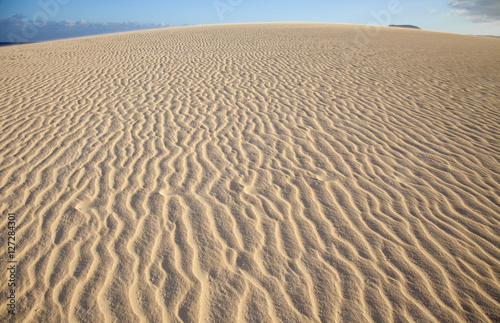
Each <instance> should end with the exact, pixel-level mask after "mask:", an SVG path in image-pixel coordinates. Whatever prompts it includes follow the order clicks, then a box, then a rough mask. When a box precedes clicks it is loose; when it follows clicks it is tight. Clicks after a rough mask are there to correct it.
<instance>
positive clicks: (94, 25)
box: [0, 13, 171, 42]
mask: <svg viewBox="0 0 500 323" xmlns="http://www.w3.org/2000/svg"><path fill="white" fill-rule="evenodd" d="M169 26H171V25H166V24H164V23H162V24H141V23H135V22H128V21H126V22H120V23H115V22H89V21H87V20H85V19H81V20H78V21H73V20H70V19H65V20H62V21H59V22H56V21H47V20H45V19H43V18H39V19H37V20H36V21H32V20H28V19H26V16H25V15H24V14H21V13H19V14H16V15H14V16H12V17H11V18H8V19H0V42H38V41H47V40H55V39H63V38H73V37H81V36H91V35H100V34H107V33H114V32H121V31H132V30H141V29H152V28H161V27H169Z"/></svg>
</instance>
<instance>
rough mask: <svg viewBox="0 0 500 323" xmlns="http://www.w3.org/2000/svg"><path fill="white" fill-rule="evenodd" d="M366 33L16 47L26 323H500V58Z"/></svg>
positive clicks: (12, 176)
mask: <svg viewBox="0 0 500 323" xmlns="http://www.w3.org/2000/svg"><path fill="white" fill-rule="evenodd" d="M359 28H363V27H362V26H351V25H333V24H243V25H221V26H197V27H182V28H170V29H163V30H148V31H140V32H129V33H122V34H114V35H104V36H96V37H85V38H80V39H72V40H63V41H52V42H46V43H38V44H30V45H24V46H11V47H4V48H0V62H1V64H2V71H1V72H0V82H1V84H2V86H1V87H0V126H1V129H2V131H1V133H0V211H1V214H2V218H1V220H0V227H1V228H2V229H1V230H0V241H1V243H2V246H4V245H5V247H2V248H1V255H0V266H1V267H2V268H6V267H7V260H8V258H7V251H6V241H7V235H8V233H7V229H6V227H7V217H6V214H7V213H14V214H15V215H16V244H17V245H16V253H15V259H16V260H17V261H18V262H17V273H16V279H17V287H16V293H15V295H16V304H17V306H18V307H17V312H16V320H17V321H19V322H21V321H24V322H35V321H43V322H59V321H60V322H68V321H69V322H76V321H86V322H162V321H163V322H181V321H183V322H197V321H208V322H238V321H242V322H243V321H252V322H255V321H260V322H281V321H283V322H369V321H395V322H407V321H416V322H499V321H500V282H499V281H500V249H499V246H500V234H499V233H500V160H499V159H500V129H499V127H498V125H499V124H500V111H499V109H498V107H499V106H500V73H498V66H500V65H499V64H500V61H499V56H498V53H499V52H500V42H499V41H498V40H497V39H490V38H482V37H473V36H462V35H452V34H443V33H435V32H427V31H418V32H415V31H412V30H405V29H398V28H380V29H379V32H378V34H377V35H376V36H375V37H373V38H370V39H369V42H367V43H364V44H359V43H356V42H355V41H354V39H355V38H356V34H357V32H358V30H359ZM2 277H4V278H2V281H0V285H1V288H0V320H1V321H7V320H10V319H11V316H10V315H9V313H8V312H7V304H8V302H9V300H8V299H7V295H8V293H9V291H8V289H7V285H6V283H7V278H6V277H7V274H5V275H4V274H2Z"/></svg>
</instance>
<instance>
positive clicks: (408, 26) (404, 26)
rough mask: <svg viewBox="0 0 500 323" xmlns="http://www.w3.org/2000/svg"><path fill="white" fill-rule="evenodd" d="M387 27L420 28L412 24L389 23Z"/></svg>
mask: <svg viewBox="0 0 500 323" xmlns="http://www.w3.org/2000/svg"><path fill="white" fill-rule="evenodd" d="M389 27H400V28H412V29H420V28H419V27H417V26H413V25H389Z"/></svg>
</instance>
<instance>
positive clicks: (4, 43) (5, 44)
mask: <svg viewBox="0 0 500 323" xmlns="http://www.w3.org/2000/svg"><path fill="white" fill-rule="evenodd" d="M23 44H31V43H11V42H0V47H1V46H10V45H23Z"/></svg>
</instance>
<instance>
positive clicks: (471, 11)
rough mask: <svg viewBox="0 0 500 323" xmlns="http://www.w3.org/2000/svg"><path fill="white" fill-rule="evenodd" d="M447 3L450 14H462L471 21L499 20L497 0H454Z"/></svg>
mask: <svg viewBox="0 0 500 323" xmlns="http://www.w3.org/2000/svg"><path fill="white" fill-rule="evenodd" d="M448 5H449V6H450V7H451V10H450V13H451V14H453V15H455V16H463V17H464V18H465V19H467V20H469V21H471V22H492V21H500V1H498V0H455V1H452V2H450V3H449V4H448Z"/></svg>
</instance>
